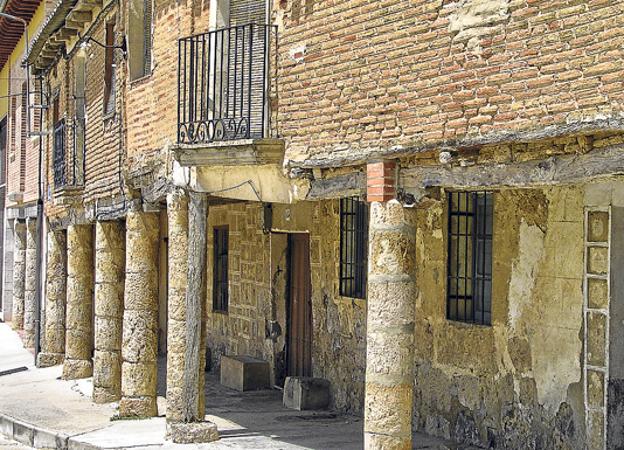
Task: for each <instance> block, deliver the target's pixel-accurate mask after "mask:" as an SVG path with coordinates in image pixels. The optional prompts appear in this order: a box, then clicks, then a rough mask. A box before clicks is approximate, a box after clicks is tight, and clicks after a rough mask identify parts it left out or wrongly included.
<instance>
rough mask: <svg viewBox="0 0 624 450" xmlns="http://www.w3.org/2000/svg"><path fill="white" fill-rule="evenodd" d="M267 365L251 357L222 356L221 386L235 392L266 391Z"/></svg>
mask: <svg viewBox="0 0 624 450" xmlns="http://www.w3.org/2000/svg"><path fill="white" fill-rule="evenodd" d="M269 371H270V369H269V363H268V362H266V361H262V360H261V359H256V358H252V357H251V356H222V357H221V384H222V385H224V386H227V387H229V388H232V389H236V390H237V391H240V392H243V391H253V390H257V389H268V388H269V387H270V385H271V376H270V372H269Z"/></svg>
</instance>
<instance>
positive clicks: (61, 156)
mask: <svg viewBox="0 0 624 450" xmlns="http://www.w3.org/2000/svg"><path fill="white" fill-rule="evenodd" d="M53 162H54V185H55V186H57V187H62V186H65V184H66V181H67V180H66V177H65V120H64V119H62V120H59V121H58V122H56V124H55V125H54V161H53Z"/></svg>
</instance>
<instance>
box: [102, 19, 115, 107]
mask: <svg viewBox="0 0 624 450" xmlns="http://www.w3.org/2000/svg"><path fill="white" fill-rule="evenodd" d="M114 45H115V23H114V22H110V23H107V24H106V49H105V52H106V54H105V57H104V114H110V113H112V112H113V111H114V110H115V49H114V48H113V47H114Z"/></svg>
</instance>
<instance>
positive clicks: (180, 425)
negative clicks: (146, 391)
mask: <svg viewBox="0 0 624 450" xmlns="http://www.w3.org/2000/svg"><path fill="white" fill-rule="evenodd" d="M167 216H168V220H169V241H168V242H169V292H168V302H169V307H168V311H169V317H168V337H167V435H168V437H169V438H170V439H171V440H172V441H173V442H177V443H193V442H195V443H198V442H211V441H214V440H217V439H219V433H218V432H217V427H216V425H215V424H213V423H211V422H206V421H204V417H205V395H204V384H205V377H204V367H205V365H206V361H205V355H206V353H205V347H206V342H205V324H204V320H203V318H204V313H205V311H204V309H205V304H206V285H205V284H206V278H205V274H206V251H207V246H206V234H207V230H206V227H207V204H206V198H205V196H203V195H202V194H195V193H193V194H191V198H190V204H189V199H188V198H187V197H186V195H184V194H183V193H181V192H176V193H173V194H169V195H168V196H167ZM193 350H194V351H193Z"/></svg>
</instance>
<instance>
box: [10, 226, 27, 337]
mask: <svg viewBox="0 0 624 450" xmlns="http://www.w3.org/2000/svg"><path fill="white" fill-rule="evenodd" d="M13 239H14V252H13V319H12V320H13V323H12V326H13V329H15V330H21V329H22V328H24V288H25V284H26V221H24V220H19V219H16V220H15V223H14V224H13Z"/></svg>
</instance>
